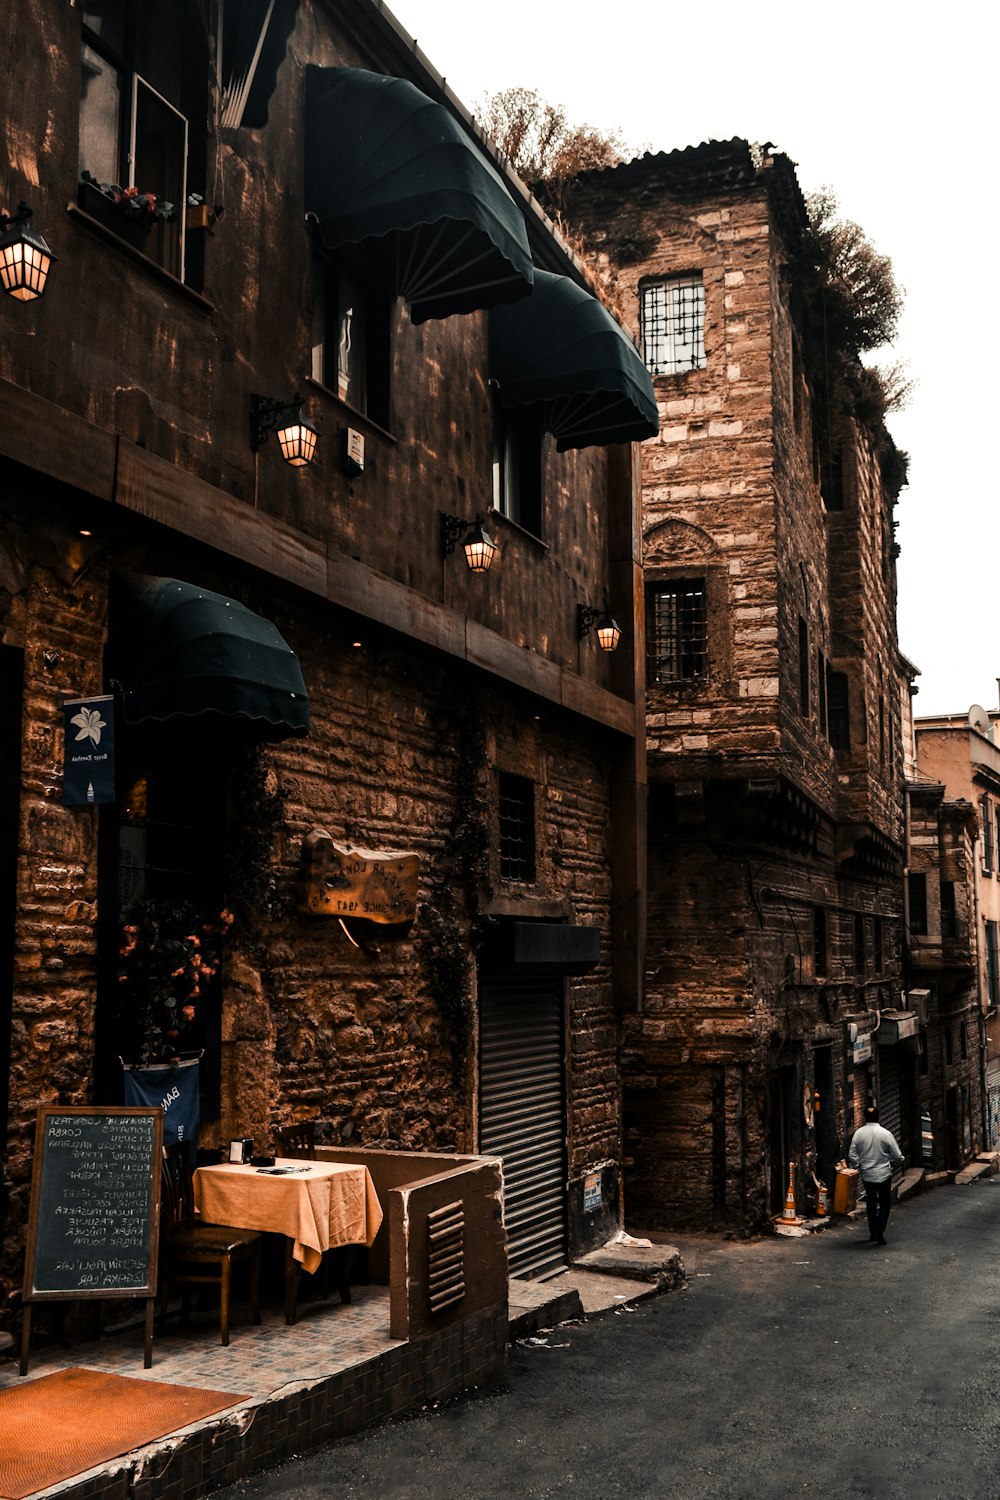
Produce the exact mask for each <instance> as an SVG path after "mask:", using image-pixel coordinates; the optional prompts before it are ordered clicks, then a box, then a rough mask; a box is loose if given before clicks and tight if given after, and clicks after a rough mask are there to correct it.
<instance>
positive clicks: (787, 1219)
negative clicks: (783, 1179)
mask: <svg viewBox="0 0 1000 1500" xmlns="http://www.w3.org/2000/svg"><path fill="white" fill-rule="evenodd" d="M778 1223H779V1224H801V1223H802V1220H801V1219H800V1218H799V1216H798V1214H797V1213H796V1212H795V1157H794V1156H793V1157H792V1159H791V1161H790V1162H789V1163H788V1191H787V1192H786V1193H785V1211H784V1213H783V1214H782V1215H781V1216H780V1218H779V1219H778Z"/></svg>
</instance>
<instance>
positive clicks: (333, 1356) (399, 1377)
mask: <svg viewBox="0 0 1000 1500" xmlns="http://www.w3.org/2000/svg"><path fill="white" fill-rule="evenodd" d="M581 1267H582V1268H581ZM581 1267H573V1268H571V1269H569V1270H567V1271H564V1272H562V1273H561V1274H560V1275H558V1276H555V1277H553V1278H551V1279H550V1280H548V1281H511V1283H510V1287H509V1319H510V1324H509V1337H510V1338H511V1339H515V1338H523V1337H530V1336H531V1335H532V1334H533V1333H534V1332H535V1331H536V1330H540V1329H543V1328H551V1327H553V1326H554V1325H555V1324H557V1323H559V1322H563V1321H567V1320H569V1319H583V1318H586V1317H592V1316H596V1315H599V1314H601V1313H604V1312H609V1311H614V1310H616V1309H619V1308H621V1307H624V1306H628V1305H631V1304H632V1303H634V1302H637V1301H639V1300H641V1299H642V1298H645V1297H650V1296H656V1295H658V1294H659V1293H660V1292H662V1291H664V1290H668V1289H669V1288H670V1287H673V1286H679V1285H681V1284H683V1279H684V1273H683V1266H682V1265H681V1263H680V1257H679V1256H678V1254H677V1252H676V1250H674V1249H673V1248H671V1247H664V1246H657V1247H648V1246H645V1245H642V1244H635V1243H633V1244H628V1243H624V1244H614V1243H613V1244H612V1245H611V1246H606V1247H604V1249H603V1250H599V1251H595V1252H593V1253H592V1254H591V1255H590V1256H587V1257H584V1262H583V1263H581ZM352 1296H353V1300H352V1302H351V1303H350V1304H349V1305H346V1306H345V1305H342V1304H341V1303H339V1302H338V1301H337V1300H336V1299H332V1300H331V1301H329V1302H322V1301H303V1302H302V1303H301V1304H300V1316H299V1321H298V1322H297V1323H296V1324H295V1325H294V1326H292V1327H289V1326H288V1325H287V1324H286V1323H285V1321H284V1315H283V1309H282V1307H281V1306H279V1305H276V1304H272V1305H270V1306H267V1305H265V1307H264V1309H263V1322H262V1323H261V1325H260V1327H255V1326H254V1324H253V1323H252V1321H251V1319H250V1311H249V1307H248V1306H247V1304H246V1302H245V1301H237V1302H235V1303H234V1304H233V1307H232V1313H231V1320H232V1322H231V1334H230V1343H229V1346H228V1348H224V1347H223V1346H222V1344H221V1343H220V1342H219V1321H218V1311H217V1309H212V1310H211V1311H206V1312H202V1313H199V1312H197V1311H196V1312H194V1313H193V1314H192V1317H191V1321H190V1323H189V1324H188V1325H187V1326H186V1327H185V1328H181V1327H180V1326H179V1324H178V1320H177V1317H176V1316H173V1317H171V1318H170V1319H169V1321H168V1325H167V1331H166V1333H165V1334H163V1335H162V1336H161V1335H159V1334H157V1335H156V1336H155V1338H154V1340H153V1365H152V1368H151V1369H149V1370H145V1369H143V1320H142V1316H141V1315H137V1316H136V1317H134V1318H132V1319H131V1320H130V1321H128V1322H127V1323H125V1324H123V1325H122V1326H120V1327H118V1328H110V1329H108V1330H107V1331H106V1334H105V1336H104V1337H103V1338H102V1339H100V1340H99V1341H98V1340H95V1341H93V1342H90V1343H86V1344H74V1345H73V1346H72V1347H69V1348H63V1347H49V1348H43V1349H39V1350H37V1351H35V1350H33V1351H32V1354H31V1360H30V1366H29V1372H28V1376H27V1377H26V1378H27V1379H35V1378H37V1377H39V1376H41V1375H48V1374H51V1373H53V1372H55V1371H57V1370H65V1369H70V1368H75V1367H79V1366H83V1367H85V1368H87V1369H92V1370H102V1371H109V1372H112V1373H114V1374H117V1375H127V1376H131V1377H133V1378H135V1379H139V1380H150V1381H164V1382H169V1383H172V1384H176V1385H190V1386H199V1387H202V1388H204V1389H211V1390H221V1391H232V1392H233V1406H232V1407H231V1408H229V1409H228V1410H226V1411H224V1412H222V1413H220V1414H218V1415H216V1416H213V1417H209V1418H207V1419H205V1420H204V1421H202V1422H198V1423H193V1424H192V1425H191V1426H190V1427H186V1428H182V1429H180V1430H179V1431H178V1432H176V1433H171V1434H170V1436H169V1437H166V1438H162V1439H160V1440H158V1441H157V1442H155V1443H151V1444H149V1445H148V1446H147V1447H145V1448H141V1449H136V1450H134V1451H133V1452H131V1453H129V1454H126V1455H124V1456H123V1457H121V1458H117V1459H114V1460H112V1461H110V1462H108V1463H106V1464H103V1465H101V1466H99V1467H98V1468H96V1469H91V1470H88V1471H87V1472H86V1473H85V1474H80V1475H77V1476H75V1477H74V1478H73V1479H70V1480H66V1481H65V1482H64V1483H62V1484H59V1485H56V1486H54V1487H52V1488H50V1489H48V1490H45V1491H41V1492H39V1494H40V1495H41V1494H44V1495H45V1496H47V1497H48V1496H53V1497H56V1496H58V1497H61V1500H105V1497H107V1500H119V1497H120V1500H143V1497H145V1496H146V1495H150V1496H159V1495H169V1496H170V1500H198V1497H200V1496H201V1495H203V1494H206V1493H207V1492H208V1491H209V1490H210V1489H211V1488H212V1487H214V1485H215V1484H218V1483H224V1482H227V1481H231V1480H232V1479H234V1478H238V1477H239V1475H238V1474H234V1473H230V1472H228V1471H227V1467H226V1464H225V1462H224V1459H225V1454H226V1451H227V1449H233V1448H235V1446H236V1444H237V1443H239V1442H242V1443H243V1446H244V1447H246V1446H247V1443H246V1438H247V1435H248V1434H249V1435H250V1437H254V1436H255V1435H256V1432H257V1429H260V1434H261V1438H262V1443H261V1444H258V1445H255V1447H256V1451H255V1452H254V1453H253V1454H252V1460H253V1461H252V1462H250V1463H248V1464H245V1465H244V1472H252V1471H253V1469H256V1468H261V1467H264V1465H265V1463H266V1462H267V1459H268V1456H269V1453H268V1448H267V1446H266V1442H265V1441H264V1438H263V1434H264V1433H265V1432H267V1431H269V1430H272V1429H274V1428H275V1427H279V1428H280V1426H281V1423H282V1421H283V1420H284V1419H283V1416H282V1415H281V1414H282V1413H284V1411H285V1410H286V1408H291V1409H292V1410H293V1411H298V1410H300V1409H301V1407H302V1406H303V1405H304V1404H306V1403H308V1402H309V1400H310V1399H311V1396H312V1394H313V1393H316V1394H317V1395H318V1394H319V1393H320V1392H321V1391H322V1390H323V1388H324V1387H326V1386H328V1385H329V1383H330V1382H338V1383H339V1384H340V1385H341V1386H344V1387H345V1388H346V1390H347V1392H348V1393H355V1394H363V1395H366V1396H367V1395H368V1394H369V1393H374V1392H375V1391H378V1390H382V1389H383V1388H385V1387H386V1386H387V1385H390V1384H391V1387H392V1397H391V1401H390V1409H391V1410H392V1411H395V1412H399V1411H405V1410H415V1409H417V1408H419V1407H420V1406H421V1405H422V1404H423V1403H424V1402H425V1401H426V1400H427V1399H430V1398H431V1397H432V1396H433V1391H432V1390H430V1389H429V1388H428V1385H427V1383H426V1381H424V1380H422V1379H421V1378H420V1377H419V1376H415V1377H412V1378H410V1379H409V1382H407V1376H406V1372H405V1369H403V1372H402V1374H401V1373H400V1372H401V1368H402V1362H403V1359H404V1356H405V1354H406V1352H407V1350H408V1347H410V1346H407V1345H406V1344H405V1343H403V1342H402V1341H400V1340H398V1339H392V1338H390V1337H389V1292H388V1288H386V1287H381V1286H364V1285H360V1286H358V1285H355V1286H354V1287H352ZM17 1353H18V1351H17V1350H12V1351H11V1352H10V1354H9V1355H8V1357H6V1358H0V1389H2V1388H4V1387H6V1386H13V1385H17V1384H18V1383H19V1382H20V1379H21V1377H19V1375H18V1373H17V1371H18V1362H17ZM338 1399H339V1398H338ZM350 1399H351V1396H350V1394H348V1395H346V1396H345V1397H344V1409H345V1410H346V1404H347V1402H348V1401H349V1400H350ZM382 1404H383V1406H385V1402H384V1401H383V1403H382ZM373 1414H374V1416H375V1418H376V1419H378V1418H379V1416H381V1415H384V1412H382V1411H380V1409H379V1408H378V1407H377V1406H373ZM53 1419H54V1420H58V1414H57V1413H53ZM358 1425H360V1424H358ZM278 1456H283V1455H280V1454H279V1455H278ZM230 1467H231V1464H230ZM173 1474H175V1477H172V1475H173Z"/></svg>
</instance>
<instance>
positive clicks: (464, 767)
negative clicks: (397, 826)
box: [420, 693, 490, 1090]
mask: <svg viewBox="0 0 1000 1500" xmlns="http://www.w3.org/2000/svg"><path fill="white" fill-rule="evenodd" d="M438 749H439V753H440V754H442V755H447V756H450V757H453V758H454V764H455V774H454V781H453V786H454V812H453V815H452V819H451V823H450V825H449V828H448V833H447V835H446V837H445V840H444V846H443V848H442V851H441V858H440V860H439V863H438V873H437V874H436V875H435V876H434V878H433V879H432V880H431V881H430V883H429V886H428V892H427V897H426V899H425V900H424V902H423V904H422V906H421V911H420V940H421V948H422V959H423V963H424V965H425V967H426V970H427V972H428V974H429V976H430V982H431V987H432V990H433V993H434V996H435V998H436V1000H437V1003H438V1007H439V1009H440V1011H441V1015H442V1017H443V1019H444V1022H445V1025H446V1027H447V1029H448V1033H449V1039H450V1041H451V1048H452V1066H453V1073H454V1081H455V1086H456V1088H457V1089H459V1090H460V1089H461V1088H462V1085H463V1083H464V1080H465V1068H466V1063H467V1060H468V1052H469V1046H470V1043H471V1040H472V1034H473V1027H472V1022H473V1007H472V994H471V984H470V980H471V972H472V967H471V958H470V951H469V950H470V940H471V946H472V948H473V950H474V949H475V946H476V941H477V937H478V925H479V924H478V914H479V902H480V893H481V892H482V891H484V890H485V889H486V888H487V887H488V885H489V849H490V836H489V815H488V807H489V799H488V787H487V754H486V728H485V723H484V713H483V705H482V701H481V698H480V696H479V695H478V694H472V693H470V694H468V695H467V696H466V697H465V698H464V699H463V701H462V706H461V708H460V709H459V711H458V713H457V714H456V715H455V716H454V717H453V719H452V721H451V725H450V727H449V732H448V740H447V742H445V741H444V740H442V741H441V743H440V744H439V747H438Z"/></svg>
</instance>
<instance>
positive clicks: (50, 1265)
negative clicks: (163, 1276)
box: [21, 1105, 163, 1375]
mask: <svg viewBox="0 0 1000 1500" xmlns="http://www.w3.org/2000/svg"><path fill="white" fill-rule="evenodd" d="M162 1159H163V1111H162V1110H161V1109H117V1108H111V1109H99V1108H93V1109H88V1108H85V1107H84V1108H77V1107H72V1106H65V1107H60V1106H56V1105H46V1106H45V1107H44V1108H42V1109H40V1110H39V1111H38V1123H37V1126H36V1129H35V1159H34V1164H33V1170H32V1178H31V1209H30V1215H29V1220H28V1248H27V1258H26V1261H25V1267H24V1292H23V1297H24V1326H23V1332H22V1338H21V1374H22V1375H26V1374H27V1371H28V1345H29V1340H30V1336H31V1303H32V1302H42V1301H52V1300H56V1299H59V1298H63V1299H65V1298H70V1297H72V1298H76V1297H104V1298H107V1297H145V1298H146V1299H147V1301H146V1361H145V1362H146V1368H147V1369H149V1367H150V1365H151V1364H152V1362H153V1351H152V1339H153V1308H154V1304H155V1298H156V1270H157V1265H156V1263H157V1249H158V1245H159V1222H160V1171H161V1162H162Z"/></svg>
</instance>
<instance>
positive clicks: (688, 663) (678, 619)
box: [646, 578, 708, 686]
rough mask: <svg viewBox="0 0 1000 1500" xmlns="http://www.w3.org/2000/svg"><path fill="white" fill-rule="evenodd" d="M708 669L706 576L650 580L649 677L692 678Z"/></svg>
mask: <svg viewBox="0 0 1000 1500" xmlns="http://www.w3.org/2000/svg"><path fill="white" fill-rule="evenodd" d="M707 670H708V610H707V608H706V599H705V580H704V578H679V579H672V580H670V581H669V582H662V583H653V584H650V585H649V587H648V588H647V590H646V681H647V683H649V684H650V685H651V686H662V685H663V684H664V683H668V682H690V681H693V680H695V679H697V678H699V677H704V676H705V674H706V672H707Z"/></svg>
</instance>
